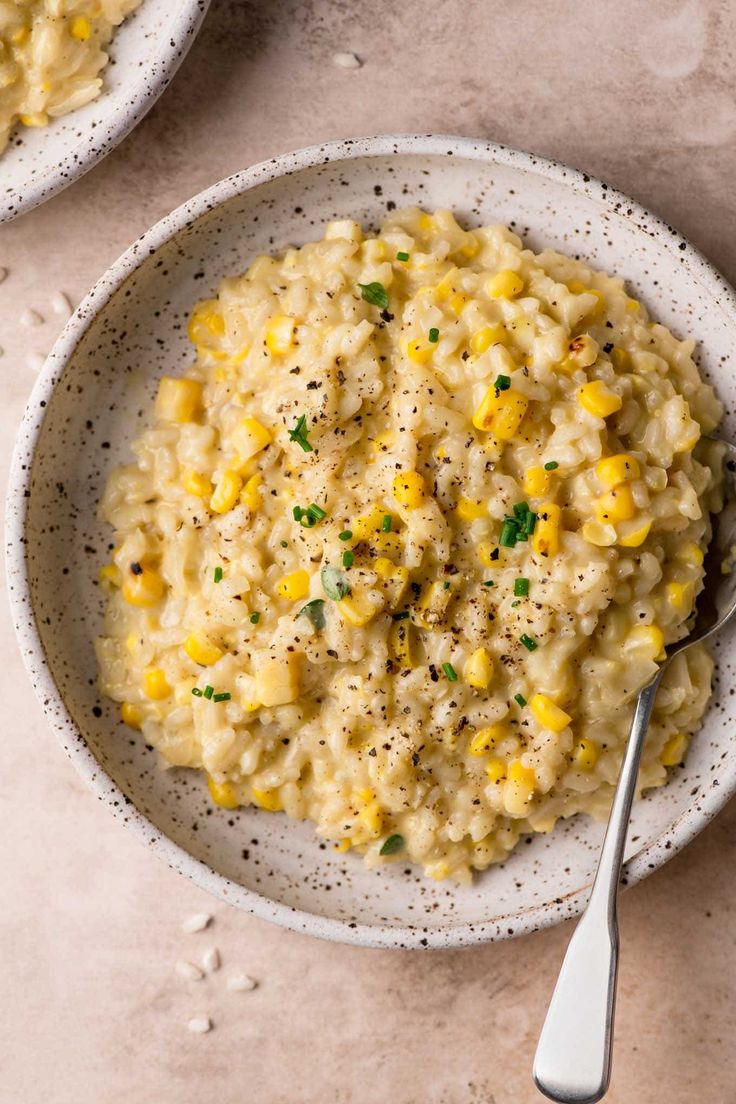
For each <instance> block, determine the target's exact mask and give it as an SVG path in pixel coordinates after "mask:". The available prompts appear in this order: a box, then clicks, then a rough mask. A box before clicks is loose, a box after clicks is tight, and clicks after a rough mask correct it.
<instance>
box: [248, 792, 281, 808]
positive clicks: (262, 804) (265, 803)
mask: <svg viewBox="0 0 736 1104" xmlns="http://www.w3.org/2000/svg"><path fill="white" fill-rule="evenodd" d="M252 793H253V800H254V801H255V803H256V805H258V807H259V808H260V809H265V810H266V812H267V813H280V812H281V810H282V809H283V807H284V806H283V804H282V803H281V798H280V797H279V795H278V793H277V792H276V790H257V789H256V787H255V786H254V787H253V790H252Z"/></svg>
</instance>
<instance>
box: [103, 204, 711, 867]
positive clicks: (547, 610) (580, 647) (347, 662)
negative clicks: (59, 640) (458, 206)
mask: <svg viewBox="0 0 736 1104" xmlns="http://www.w3.org/2000/svg"><path fill="white" fill-rule="evenodd" d="M189 336H190V338H191V341H192V342H193V344H194V347H195V350H196V362H195V363H194V364H193V365H192V367H191V368H190V370H189V371H188V372H187V373H186V375H185V376H184V377H183V378H173V377H165V378H163V379H161V380H160V382H159V385H158V394H157V397H156V401H155V410H154V412H153V413H154V417H153V421H152V425H151V428H149V429H147V430H146V431H145V432H144V433H143V434H142V435H141V436H140V437H139V438H138V440H137V441H136V442H135V444H134V452H135V456H136V459H135V462H134V463H133V464H130V465H128V466H126V467H122V468H119V469H118V470H116V471H114V472H113V473H112V475H111V476H110V479H109V482H108V485H107V489H106V492H105V495H104V499H103V502H102V505H101V510H102V516H103V518H104V519H106V520H107V521H108V522H109V523H110V525H111V526H112V527H113V529H114V530H115V546H114V552H113V555H112V559H111V562H110V563H108V564H105V565H104V566H103V567H102V570H101V585H102V586H103V587H104V588H105V591H106V599H107V612H106V622H105V627H104V635H103V636H102V637H101V638H100V639H99V640H98V657H99V665H100V672H101V676H100V677H101V686H102V689H103V691H104V692H105V694H107V695H108V696H109V697H110V698H112V699H114V700H115V701H117V702H119V703H120V705H121V715H122V719H123V721H124V722H125V724H127V725H129V726H131V727H133V728H138V729H142V731H143V734H144V736H145V739H146V741H147V742H149V743H150V744H152V745H153V746H154V747H155V748H156V749H158V751H159V753H160V755H161V757H162V759H163V761H164V762H165V763H167V764H171V765H174V766H178V767H191V768H194V769H196V770H202V771H205V772H206V774H207V780H208V784H209V791H210V795H211V799H212V801H214V802H215V803H216V804H218V805H220V806H222V807H224V808H226V809H233V808H236V807H237V806H239V805H243V804H255V805H257V806H259V807H260V808H261V809H264V810H268V811H270V812H278V811H280V810H284V811H285V812H286V813H287V814H288V815H289V816H290V817H296V818H309V819H310V820H312V821H313V822H314V823H315V825H316V830H317V832H318V834H319V835H320V836H321V837H322V838H323V839H326V840H329V841H332V843H333V844H334V845H335V847H336V848H337V849H338V850H340V851H347V850H348V849H350V848H354V849H356V850H358V851H359V852H361V853H362V854H363V855H364V856H365V859H366V862H367V863H368V864H369V865H376V864H379V863H382V862H386V861H389V862H390V861H400V862H402V863H404V864H405V863H407V862H413V863H418V864H420V865H421V866H422V867H423V869H424V871H425V872H426V874H428V875H429V876H430V877H433V878H438V879H439V878H445V877H451V878H455V879H459V880H467V879H468V878H469V877H470V876H471V872H472V871H473V870H480V869H483V868H484V867H487V866H488V865H489V864H491V863H493V862H497V861H499V860H502V859H503V858H504V857H505V856H507V855H508V854H509V852H510V851H511V850H512V848H513V847H514V845H515V844H516V843H517V841H518V840H519V838H520V836H521V835H524V834H528V833H530V832H550V831H551V830H552V828H553V827H554V825H555V822H556V821H557V819H558V818H560V817H568V816H571V815H572V814H575V813H579V812H585V813H589V814H592V815H594V816H597V817H600V816H602V815H605V813H606V811H607V809H608V807H609V804H610V800H611V796H612V787H613V786H614V784H615V781H616V778H617V773H618V769H619V764H620V761H621V756H622V752H623V747H624V742H625V739H626V736H627V732H628V726H629V721H630V716H631V710H632V704H633V699H634V697H635V695H636V693H637V691H638V690H639V689H640V688H641V687H642V686H643V685H644V684H645V683H646V682H647V681H648V680H650V679H651V678H652V676H653V675H654V673H655V672H656V670H657V664H658V661H659V660H661V658H662V657H663V648H664V647H665V646H666V645H667V644H669V643H671V642H673V641H675V640H678V639H679V638H681V637H682V636H684V635H685V634H686V633H687V631H688V620H689V618H691V615H692V613H693V610H694V603H695V599H696V596H697V594H698V592H699V590H700V589H701V586H702V578H703V566H702V565H703V554H704V549H705V547H706V545H707V543H708V540H709V537H710V522H709V514H710V512H713V511H716V510H718V509H720V506H721V501H720V493H721V492H720V474H719V473H720V457H719V453H718V446H717V445H716V444H715V443H714V442H711V441H708V440H705V439H701V436H702V435H703V434H707V433H710V432H711V431H712V430H713V429H714V427H715V426H716V425H717V423H718V421H719V418H720V416H721V407H720V404H719V402H718V400H717V399H716V397H715V396H714V394H713V392H712V390H711V388H710V387H709V386H707V385H705V384H704V383H703V381H702V379H701V378H700V375H699V373H698V369H697V367H696V365H695V363H694V361H693V342H692V341H679V340H678V339H676V338H675V337H674V336H673V335H672V334H671V333H670V332H669V330H667V329H666V328H665V327H663V326H661V325H658V324H657V323H655V322H652V321H651V320H650V318H649V316H648V314H647V312H646V310H645V308H644V307H643V306H642V305H641V304H640V303H639V302H637V301H636V300H635V299H633V298H631V297H630V296H629V295H628V294H627V292H626V290H625V287H624V284H623V281H622V280H621V279H618V278H616V277H612V276H608V275H605V274H604V273H602V272H597V271H594V270H592V269H591V268H589V267H588V266H587V265H586V264H584V263H582V262H580V261H577V260H572V259H571V258H569V257H566V256H562V255H560V254H559V253H555V252H551V251H547V250H545V251H544V252H542V253H538V254H535V253H534V252H532V251H531V250H529V249H525V248H524V247H523V245H522V242H521V241H520V239H519V238H518V237H517V236H516V235H515V234H513V233H511V232H510V231H509V230H508V229H506V228H504V227H502V226H489V227H484V228H482V229H476V230H470V231H467V230H464V229H462V228H461V227H460V225H458V223H457V222H456V221H455V218H454V217H453V215H452V214H451V213H450V212H448V211H437V212H436V213H435V214H427V213H423V212H422V211H420V210H418V209H416V208H414V209H408V210H404V211H397V212H394V213H392V214H391V215H390V217H389V218H388V219H387V220H386V222H385V223H384V225H383V226H382V228H381V231H380V233H379V234H378V236H377V237H367V236H365V235H364V233H363V231H362V229H361V227H360V225H359V224H358V223H357V222H353V221H338V222H333V223H330V224H329V225H328V226H327V228H326V231H325V235H324V238H323V240H321V241H317V242H312V243H309V244H307V245H304V246H303V247H302V248H299V249H289V250H288V251H287V252H286V253H285V254H284V255H283V256H280V257H269V256H259V257H257V258H256V259H255V260H254V262H253V263H252V265H251V267H250V268H249V269H248V271H247V272H246V274H245V275H243V276H237V277H234V278H232V279H226V280H224V281H223V283H222V285H221V287H220V289H219V294H218V297H217V298H216V299H211V300H207V301H205V302H201V303H199V304H198V305H197V306H196V307H195V309H194V311H193V314H192V316H191V320H190V322H189ZM696 446H697V447H696ZM711 672H712V662H711V659H710V657H709V655H708V652H707V651H706V650H705V649H704V648H703V647H695V648H693V649H691V650H689V651H688V652H687V653H686V654H684V655H681V656H679V657H678V658H677V659H676V660H675V661H674V662H673V664H672V665H671V667H670V669H669V670H668V672H667V673H666V675H665V678H664V681H663V685H662V688H661V690H660V692H659V694H658V697H657V703H656V707H655V712H654V716H653V720H652V724H651V728H650V733H649V737H648V741H647V745H646V749H645V753H644V758H643V764H642V769H641V776H640V790H641V789H645V788H647V787H652V786H659V785H661V784H662V783H664V782H665V781H666V779H667V773H668V768H673V767H675V766H676V765H677V764H678V763H680V762H681V761H682V759H683V756H684V755H685V752H686V749H687V745H688V741H689V739H690V737H691V735H692V733H693V732H694V730H695V729H696V728H697V727H698V724H699V722H700V719H701V717H702V714H703V711H704V709H705V706H706V703H707V699H708V696H709V693H710V683H711Z"/></svg>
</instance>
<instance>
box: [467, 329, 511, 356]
mask: <svg viewBox="0 0 736 1104" xmlns="http://www.w3.org/2000/svg"><path fill="white" fill-rule="evenodd" d="M507 337H508V334H507V333H506V327H505V326H504V325H503V323H502V322H495V323H494V324H493V325H492V326H483V328H482V329H480V330H476V331H475V333H474V334H473V336H472V337H471V339H470V351H471V352H473V353H476V354H478V355H480V354H481V353H485V352H486V350H487V349H490V347H491V345H497V344H498V343H499V342H501V343H503V342H504V341H505V340H506V338H507Z"/></svg>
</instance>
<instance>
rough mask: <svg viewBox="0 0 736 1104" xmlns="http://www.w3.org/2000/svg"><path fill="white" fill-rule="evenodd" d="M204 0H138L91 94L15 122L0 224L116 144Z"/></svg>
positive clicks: (185, 45)
mask: <svg viewBox="0 0 736 1104" xmlns="http://www.w3.org/2000/svg"><path fill="white" fill-rule="evenodd" d="M209 4H210V0H143V3H142V4H141V6H140V8H138V10H137V11H135V12H133V14H132V15H131V16H129V18H128V19H126V20H125V22H124V23H123V25H122V26H121V27H118V29H117V31H116V32H115V35H114V37H113V40H112V42H111V44H110V47H109V49H108V53H109V54H110V62H109V64H108V65H106V66H105V68H104V69H103V71H102V82H103V85H102V91H101V93H100V95H99V96H98V97H97V99H96V100H93V101H92V103H89V104H87V105H86V106H85V107H81V108H79V110H78V111H72V112H70V113H69V114H68V115H64V116H62V118H60V119H55V120H54V121H53V122H52V123H51V124H50V125H49V126H47V127H39V128H38V129H32V128H30V129H29V128H28V127H17V128H16V130H15V131H14V132H13V134H12V135H11V138H10V144H9V145H8V147H7V149H6V150H5V152H4V153H3V154H2V156H0V222H7V221H9V220H10V219H13V218H15V217H16V216H17V215H21V214H23V212H24V211H30V210H31V208H32V207H36V206H38V204H39V203H43V202H44V200H47V199H50V198H51V196H53V195H56V193H57V192H60V191H61V190H62V189H63V188H66V187H67V185H69V184H71V183H72V182H73V181H75V180H76V179H77V178H78V177H80V176H83V175H84V173H86V172H88V170H89V169H91V168H92V167H93V165H96V164H97V162H98V161H101V160H102V158H103V157H106V156H107V154H108V153H110V152H111V150H114V149H115V146H117V144H118V142H122V140H123V138H125V136H126V134H128V133H129V132H130V131H131V130H132V129H133V127H134V126H135V125H136V123H138V122H139V121H140V120H141V119H142V118H143V116H144V115H145V114H146V112H147V111H148V109H149V108H150V107H153V105H154V103H155V102H156V100H157V99H158V97H159V96H160V95H161V93H162V92H163V90H164V89H165V88H166V85H167V84H168V83H169V81H170V80H171V78H172V77H173V75H174V73H175V72H176V70H177V69H178V68H179V65H180V64H181V62H182V61H183V60H184V58H185V57H186V55H187V51H188V50H189V47H190V46H191V44H192V42H193V41H194V38H195V35H196V34H197V31H198V30H199V27H200V24H201V22H202V20H203V19H204V16H205V14H206V12H207V8H208V7H209Z"/></svg>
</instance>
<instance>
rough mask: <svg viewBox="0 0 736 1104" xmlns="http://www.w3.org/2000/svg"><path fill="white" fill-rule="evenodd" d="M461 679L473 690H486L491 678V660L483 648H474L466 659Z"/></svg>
mask: <svg viewBox="0 0 736 1104" xmlns="http://www.w3.org/2000/svg"><path fill="white" fill-rule="evenodd" d="M463 677H464V679H465V681H466V682H467V683H468V685H469V686H472V687H473V689H474V690H487V689H488V687H489V685H490V682H491V678H492V677H493V660H492V659H491V657H490V656H489V654H488V652H487V651H486V649H485V648H476V650H475V651H474V652H473V654H472V655H471V656H470V657H469V658H468V661H467V663H466V664H465V669H464V671H463Z"/></svg>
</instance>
